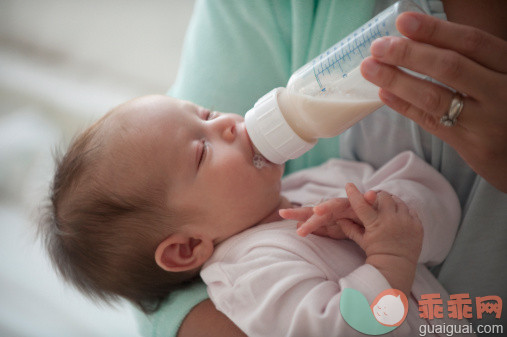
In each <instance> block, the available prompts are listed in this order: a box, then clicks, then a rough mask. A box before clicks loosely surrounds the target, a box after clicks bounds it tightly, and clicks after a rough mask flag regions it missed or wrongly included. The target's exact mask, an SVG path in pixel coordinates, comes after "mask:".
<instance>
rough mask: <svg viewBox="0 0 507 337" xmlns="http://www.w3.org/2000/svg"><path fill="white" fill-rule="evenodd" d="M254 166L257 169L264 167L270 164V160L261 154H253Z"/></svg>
mask: <svg viewBox="0 0 507 337" xmlns="http://www.w3.org/2000/svg"><path fill="white" fill-rule="evenodd" d="M253 166H255V168H257V169H259V170H260V169H262V168H263V167H266V166H268V162H267V160H266V158H264V157H263V156H262V155H261V154H258V153H257V154H255V155H254V156H253Z"/></svg>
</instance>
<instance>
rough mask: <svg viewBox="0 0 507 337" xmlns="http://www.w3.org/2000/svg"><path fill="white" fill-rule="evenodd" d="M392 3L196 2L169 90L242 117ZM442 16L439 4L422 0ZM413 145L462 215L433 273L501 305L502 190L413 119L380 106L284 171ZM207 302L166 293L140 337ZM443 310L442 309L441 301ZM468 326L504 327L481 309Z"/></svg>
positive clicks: (506, 269)
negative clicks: (449, 247) (452, 194)
mask: <svg viewBox="0 0 507 337" xmlns="http://www.w3.org/2000/svg"><path fill="white" fill-rule="evenodd" d="M391 2H392V1H389V0H376V1H371V0H354V1H351V0H350V1H348V0H335V1H332V0H320V1H319V0H313V1H312V0H299V1H298V0H292V1H291V0H208V1H203V0H198V1H197V3H196V5H195V9H194V14H193V17H192V20H191V22H190V26H189V29H188V33H187V37H186V41H185V45H184V50H183V56H182V61H181V67H180V70H179V74H178V76H177V79H176V82H175V83H174V85H173V87H172V88H171V90H170V91H169V93H168V94H170V95H172V96H175V97H178V98H182V99H186V100H190V101H193V102H195V103H197V104H200V105H202V106H205V107H207V108H210V109H214V110H217V111H224V112H235V113H238V114H241V115H244V114H245V112H246V111H248V110H249V109H250V108H251V107H252V106H253V104H254V103H255V102H256V100H257V99H258V98H259V97H261V96H262V95H263V94H265V93H266V92H268V91H269V90H271V89H272V88H274V87H279V86H285V85H286V83H287V81H288V79H289V77H290V75H291V74H292V72H294V71H295V70H296V69H298V68H299V67H301V66H302V65H304V64H305V63H306V62H308V61H310V60H311V59H312V58H313V57H315V56H317V55H319V54H320V53H321V52H323V51H325V50H326V49H327V48H328V47H330V46H332V45H333V44H334V43H336V42H338V41H339V40H340V39H341V38H343V37H345V36H346V35H348V34H349V33H350V32H352V31H353V30H354V29H356V28H358V27H359V26H361V25H362V24H363V23H365V22H366V21H368V20H369V19H370V18H371V17H372V16H373V15H374V14H375V13H376V12H378V11H379V10H380V9H382V8H384V7H386V6H388V5H389V4H390V3H391ZM418 2H419V3H420V5H421V6H422V7H423V9H425V10H426V11H427V12H428V13H430V14H432V15H435V16H437V17H441V18H445V14H444V13H443V6H442V3H441V1H438V0H420V1H418ZM404 150H412V151H413V152H415V153H416V154H418V155H419V156H420V157H421V158H423V159H425V160H426V161H427V162H428V163H430V164H431V165H433V166H434V167H435V168H436V169H437V170H439V171H440V172H441V173H442V174H443V175H444V176H445V177H446V178H447V179H448V180H449V181H450V183H451V184H452V185H453V187H454V188H455V190H456V192H457V194H458V196H459V198H460V202H461V206H462V210H463V215H462V222H461V225H460V230H459V232H458V235H457V238H456V241H455V244H454V246H453V249H452V250H451V252H450V254H449V256H448V258H447V259H446V261H445V262H444V263H443V264H442V265H441V266H439V267H438V268H436V269H435V270H434V273H435V274H436V275H438V279H439V281H440V282H441V283H442V284H443V285H444V287H445V288H446V289H447V290H448V292H449V293H450V294H456V293H469V294H470V297H471V299H472V304H473V306H474V307H475V302H474V301H475V297H477V296H487V295H497V296H500V297H501V298H502V299H503V300H504V302H505V301H507V282H506V281H505V280H507V194H505V193H502V192H500V191H498V190H496V189H495V188H493V187H492V186H491V185H489V184H488V183H487V182H486V181H484V180H483V179H482V178H481V177H478V176H477V175H476V174H475V173H474V172H473V171H472V170H471V169H470V168H469V167H468V166H467V165H466V164H465V163H464V162H463V160H462V159H461V158H460V157H459V156H458V155H457V153H456V152H455V151H454V150H453V149H452V148H450V147H449V146H447V145H446V144H445V143H443V142H442V141H440V140H439V139H438V138H436V137H433V136H431V135H430V134H428V133H426V132H425V131H424V130H422V129H421V128H420V127H419V126H417V125H416V124H415V123H413V122H411V121H410V120H408V119H406V118H404V117H402V116H401V115H399V114H397V113H396V112H394V111H392V110H390V109H388V108H387V107H383V108H381V109H379V110H378V111H376V112H374V113H373V114H371V115H370V116H369V117H367V118H366V119H364V120H363V121H361V122H360V123H359V124H358V125H356V126H354V127H352V128H351V129H350V130H348V131H347V132H346V133H344V134H343V135H342V136H340V137H336V138H332V139H322V140H320V141H319V142H318V144H317V145H316V146H315V148H314V149H312V150H311V151H310V152H308V153H306V154H304V155H303V156H302V157H300V158H298V159H296V160H293V161H289V162H288V163H287V164H286V173H287V172H288V173H290V172H294V171H297V170H300V169H302V168H306V167H310V166H314V165H318V164H321V163H323V162H324V161H326V160H327V159H329V158H332V157H338V156H341V157H343V158H347V159H354V160H361V161H366V162H369V163H370V164H372V165H373V166H376V167H378V166H381V165H382V164H383V163H385V162H386V161H387V160H389V159H390V158H392V157H394V156H395V155H396V154H397V153H399V152H401V151H404ZM206 298H207V294H206V290H205V286H204V284H203V283H202V282H198V283H195V284H193V285H192V287H191V288H190V289H187V290H186V291H177V292H174V293H172V294H171V295H170V296H169V298H168V299H167V300H166V301H165V302H164V303H163V304H162V307H161V309H160V310H159V311H158V312H156V313H155V314H153V315H150V316H145V315H144V314H141V313H139V315H138V316H139V320H138V321H139V324H140V331H141V333H142V335H143V336H153V337H154V336H157V337H158V336H175V335H176V334H177V331H178V328H179V326H180V324H181V322H182V320H183V318H184V317H185V316H186V314H187V313H188V312H189V311H190V310H191V309H192V308H193V307H194V306H195V305H196V304H198V303H199V302H201V301H202V300H204V299H206ZM443 300H444V307H445V309H444V312H446V311H445V310H446V306H445V304H446V300H448V299H443ZM473 313H474V315H473V319H472V322H473V323H474V324H503V325H504V329H507V324H506V323H505V322H506V317H507V315H506V314H505V313H503V314H502V319H501V320H496V321H495V320H494V319H492V316H491V315H486V314H485V315H484V317H485V318H484V319H483V320H478V319H477V314H476V311H475V309H474V311H473Z"/></svg>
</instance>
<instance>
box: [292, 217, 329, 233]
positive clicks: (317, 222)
mask: <svg viewBox="0 0 507 337" xmlns="http://www.w3.org/2000/svg"><path fill="white" fill-rule="evenodd" d="M330 220H331V215H330V214H328V215H322V216H320V215H316V214H314V215H312V216H311V217H310V218H309V219H308V220H307V221H305V222H304V223H303V224H302V225H301V226H299V227H298V229H297V233H298V235H299V236H307V235H308V234H310V233H313V232H314V231H316V230H317V229H319V228H321V227H322V226H326V225H327V224H329V222H330Z"/></svg>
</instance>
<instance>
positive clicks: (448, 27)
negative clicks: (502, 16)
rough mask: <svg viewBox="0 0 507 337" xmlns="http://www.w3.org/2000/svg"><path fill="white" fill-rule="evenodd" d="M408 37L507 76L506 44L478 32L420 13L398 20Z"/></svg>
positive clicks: (410, 14) (405, 14)
mask: <svg viewBox="0 0 507 337" xmlns="http://www.w3.org/2000/svg"><path fill="white" fill-rule="evenodd" d="M396 26H397V28H398V30H399V31H400V32H401V33H402V34H403V35H405V36H406V37H408V38H410V39H412V40H416V41H420V42H424V43H427V44H431V45H433V46H436V47H442V48H445V49H450V50H454V51H456V52H458V53H460V54H462V55H465V56H466V57H469V58H471V59H472V60H474V61H476V62H478V63H480V64H482V65H483V66H485V67H488V68H489V69H491V70H495V71H499V72H503V73H505V72H507V63H506V62H505V55H507V43H506V42H505V41H503V40H502V39H500V38H498V37H496V36H494V35H491V34H488V33H486V32H484V31H481V30H479V29H476V28H473V27H470V26H466V25H460V24H457V23H452V22H448V21H444V20H439V19H437V18H434V17H432V16H429V15H424V14H420V13H414V12H410V13H403V14H401V15H400V16H399V17H398V18H397V20H396Z"/></svg>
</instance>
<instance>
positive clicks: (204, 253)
mask: <svg viewBox="0 0 507 337" xmlns="http://www.w3.org/2000/svg"><path fill="white" fill-rule="evenodd" d="M212 253H213V242H212V241H211V240H207V239H196V238H193V237H191V236H188V235H186V234H183V233H175V234H172V235H170V236H168V237H167V238H166V239H165V240H164V241H162V242H161V243H159V245H158V247H157V249H156V250H155V261H156V262H157V264H158V266H159V267H160V268H162V269H164V270H166V271H171V272H182V271H187V270H192V269H196V268H198V267H200V266H202V265H203V264H204V262H206V261H207V260H208V259H209V258H210V256H211V254H212Z"/></svg>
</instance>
